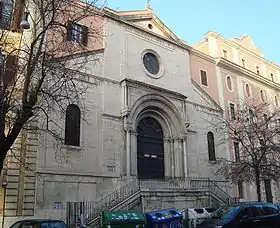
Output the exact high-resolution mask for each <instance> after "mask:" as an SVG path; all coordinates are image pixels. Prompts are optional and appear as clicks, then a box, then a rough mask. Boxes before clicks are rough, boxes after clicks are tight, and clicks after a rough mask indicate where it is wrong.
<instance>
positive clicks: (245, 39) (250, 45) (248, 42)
mask: <svg viewBox="0 0 280 228" xmlns="http://www.w3.org/2000/svg"><path fill="white" fill-rule="evenodd" d="M231 40H232V41H234V42H235V43H238V44H239V45H241V46H242V47H244V48H246V49H248V50H250V51H251V52H253V53H255V54H257V55H259V56H262V57H263V56H264V55H263V53H262V52H261V50H260V49H258V48H257V47H256V45H255V44H254V42H253V40H252V38H251V37H250V36H249V35H247V34H245V35H243V36H241V37H235V38H232V39H231Z"/></svg>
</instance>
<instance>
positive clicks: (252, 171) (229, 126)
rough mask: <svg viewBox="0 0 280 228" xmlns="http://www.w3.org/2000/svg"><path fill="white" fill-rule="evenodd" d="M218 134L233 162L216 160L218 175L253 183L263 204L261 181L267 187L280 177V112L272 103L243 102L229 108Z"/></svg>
mask: <svg viewBox="0 0 280 228" xmlns="http://www.w3.org/2000/svg"><path fill="white" fill-rule="evenodd" d="M216 131H217V132H218V133H219V135H220V136H222V138H223V140H222V141H223V143H227V144H228V145H229V151H230V159H225V158H218V159H217V163H218V169H217V173H219V174H222V175H223V176H224V177H226V178H227V179H229V180H231V181H232V182H233V183H244V182H245V183H252V182H253V183H254V184H255V186H256V189H257V198H258V201H261V181H264V182H265V185H267V184H270V180H275V181H278V180H279V177H280V143H279V139H280V110H279V109H278V108H275V107H274V106H273V105H271V104H269V103H263V102H256V101H248V100H247V101H241V102H240V104H239V105H236V106H235V107H234V106H231V107H230V110H229V112H228V113H227V115H226V117H225V118H223V119H222V120H221V121H220V124H218V125H217V126H216ZM266 191H267V189H266ZM267 198H268V197H267Z"/></svg>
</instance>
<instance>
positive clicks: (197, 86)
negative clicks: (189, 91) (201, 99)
mask: <svg viewBox="0 0 280 228" xmlns="http://www.w3.org/2000/svg"><path fill="white" fill-rule="evenodd" d="M191 82H192V84H193V85H194V86H195V87H196V88H197V89H198V90H199V91H200V92H202V93H203V94H204V95H205V96H206V97H207V98H208V99H209V100H211V101H212V102H213V104H214V105H215V106H216V108H217V110H219V111H221V112H222V111H223V109H222V108H221V107H220V105H219V104H218V103H217V102H216V101H214V100H213V99H212V97H211V96H210V95H209V94H208V93H206V92H205V91H204V90H203V89H202V88H201V87H200V86H199V85H198V84H197V83H196V82H195V81H194V80H193V79H192V80H191ZM205 107H207V106H205ZM213 110H215V109H213Z"/></svg>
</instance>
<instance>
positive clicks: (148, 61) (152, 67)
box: [143, 52, 159, 74]
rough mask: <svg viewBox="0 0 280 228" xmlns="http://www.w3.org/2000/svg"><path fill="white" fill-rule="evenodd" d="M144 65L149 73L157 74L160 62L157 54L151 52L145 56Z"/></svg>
mask: <svg viewBox="0 0 280 228" xmlns="http://www.w3.org/2000/svg"><path fill="white" fill-rule="evenodd" d="M143 63H144V66H145V68H146V70H147V71H148V72H149V73H151V74H157V73H158V72H159V61H158V58H157V57H156V55H155V54H153V53H150V52H149V53H146V54H144V56H143Z"/></svg>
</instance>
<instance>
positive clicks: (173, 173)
mask: <svg viewBox="0 0 280 228" xmlns="http://www.w3.org/2000/svg"><path fill="white" fill-rule="evenodd" d="M169 147H170V167H171V173H170V174H171V177H175V157H174V151H175V150H174V139H170V142H169Z"/></svg>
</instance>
